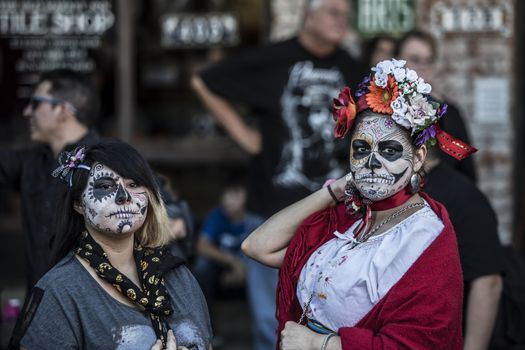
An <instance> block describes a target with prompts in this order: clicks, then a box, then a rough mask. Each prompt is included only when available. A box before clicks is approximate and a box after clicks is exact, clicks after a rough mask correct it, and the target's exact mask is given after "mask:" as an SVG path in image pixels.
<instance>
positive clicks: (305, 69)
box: [192, 0, 361, 350]
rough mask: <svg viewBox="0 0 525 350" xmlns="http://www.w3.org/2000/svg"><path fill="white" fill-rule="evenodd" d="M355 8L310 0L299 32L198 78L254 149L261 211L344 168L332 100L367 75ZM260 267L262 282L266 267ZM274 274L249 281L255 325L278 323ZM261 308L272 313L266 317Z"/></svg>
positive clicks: (228, 123) (338, 1) (259, 337)
mask: <svg viewBox="0 0 525 350" xmlns="http://www.w3.org/2000/svg"><path fill="white" fill-rule="evenodd" d="M349 11H350V9H349V4H348V2H347V1H346V0H318V1H309V4H308V8H307V11H306V14H305V18H304V22H303V25H302V27H301V29H300V31H299V34H298V36H297V37H294V38H292V39H289V40H286V41H283V42H279V43H274V44H270V45H267V46H264V47H260V48H258V49H255V50H251V51H249V52H245V53H243V54H240V55H236V56H233V57H229V58H228V59H226V60H224V61H222V62H219V63H218V64H216V65H213V66H211V67H209V68H207V69H205V70H204V71H203V72H201V73H200V74H199V75H198V76H195V77H194V78H193V79H192V86H193V88H194V89H195V91H196V92H197V94H198V95H199V97H200V98H201V99H202V101H203V102H204V104H205V105H206V106H207V107H208V109H209V110H210V111H211V112H212V114H213V115H214V117H215V118H216V119H217V121H218V122H219V123H220V124H221V125H222V126H223V127H224V128H225V129H226V131H227V132H228V133H229V134H230V136H231V137H232V138H233V139H234V140H235V141H236V142H237V143H238V144H239V145H240V146H241V147H242V148H243V149H244V150H245V151H246V152H248V153H250V154H251V155H252V156H253V157H252V162H251V164H250V168H249V183H248V209H249V210H250V211H251V212H253V213H255V214H258V215H259V216H261V217H262V218H268V217H269V216H271V215H272V214H274V213H276V212H277V211H279V210H280V209H282V208H284V207H286V206H287V205H289V204H291V203H294V202H296V201H297V200H299V199H301V198H303V197H305V196H306V195H308V194H310V193H311V192H312V191H314V190H316V189H318V188H320V187H321V186H322V184H323V183H324V181H325V180H326V179H328V178H337V177H339V176H341V175H343V174H344V173H345V168H346V166H347V165H346V163H347V162H346V160H345V159H344V156H343V154H345V153H347V145H346V144H345V142H344V141H336V140H334V138H333V128H334V121H333V120H332V116H331V111H330V106H331V102H332V98H333V97H334V96H337V94H338V92H339V90H340V89H341V88H343V87H344V86H345V85H348V86H350V87H352V88H354V87H356V86H357V83H358V80H359V79H360V78H361V74H360V72H358V71H357V70H358V67H359V65H358V63H357V62H356V61H355V60H354V59H352V58H351V57H350V56H349V55H348V53H346V52H345V51H343V50H342V49H341V48H340V46H339V45H340V43H341V41H342V40H343V38H344V36H345V34H346V33H347V30H348V22H349ZM232 103H241V104H244V105H245V106H246V107H248V109H249V111H250V115H251V116H253V117H254V118H255V120H256V122H257V126H256V127H252V126H251V125H249V124H247V123H246V121H245V120H244V119H243V118H242V117H241V116H240V114H239V112H238V110H236V109H235V108H234V107H233V105H232ZM340 154H341V156H340ZM256 268H257V269H258V270H257V272H256V273H257V274H258V278H257V280H258V282H259V283H263V282H261V277H262V275H261V274H262V273H263V272H262V271H260V270H261V269H262V268H261V267H260V266H257V267H256ZM248 273H249V274H251V273H252V271H250V270H249V271H248ZM271 274H272V276H271V278H270V279H271V282H265V285H264V286H262V285H261V286H260V288H253V286H250V285H248V290H249V291H250V290H255V291H256V292H258V295H250V299H251V300H252V301H253V302H252V305H257V308H256V309H253V310H252V311H253V312H254V316H255V320H254V322H255V324H265V325H268V324H269V322H270V323H271V324H272V325H276V321H275V318H274V312H275V295H274V294H275V284H276V280H277V272H276V271H272V272H271ZM248 281H250V277H249V276H248ZM249 283H250V282H249ZM269 283H270V284H271V285H272V288H268V285H269ZM263 289H266V290H269V291H270V294H271V295H270V296H269V298H270V299H271V300H270V299H267V301H268V302H266V301H265V300H261V299H266V298H265V297H264V296H262V295H261V291H262V290H263ZM266 294H268V293H266ZM270 303H272V304H273V305H270ZM259 312H262V313H264V314H266V316H262V317H260V318H259V316H260V315H258V313H259ZM268 333H269V332H268V331H263V330H260V331H258V330H255V333H254V337H255V349H256V350H259V349H264V350H267V349H271V348H272V347H275V344H274V342H275V332H271V331H270V334H268ZM270 337H271V338H272V339H271V342H270V341H269V339H268V338H270Z"/></svg>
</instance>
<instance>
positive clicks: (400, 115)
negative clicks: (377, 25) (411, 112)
mask: <svg viewBox="0 0 525 350" xmlns="http://www.w3.org/2000/svg"><path fill="white" fill-rule="evenodd" d="M390 107H392V110H393V111H394V113H392V119H394V121H395V122H396V123H397V124H399V125H401V126H403V127H404V128H406V129H410V128H411V127H412V124H411V123H410V120H408V119H407V116H406V112H407V110H408V105H407V103H406V101H405V98H404V97H403V96H401V95H399V96H398V97H397V98H396V99H395V100H394V101H392V103H390Z"/></svg>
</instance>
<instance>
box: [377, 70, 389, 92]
mask: <svg viewBox="0 0 525 350" xmlns="http://www.w3.org/2000/svg"><path fill="white" fill-rule="evenodd" d="M387 82H388V75H387V74H385V73H376V75H375V84H376V85H377V86H380V87H382V88H384V87H385V86H386V83H387Z"/></svg>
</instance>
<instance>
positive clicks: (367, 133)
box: [350, 114, 414, 201]
mask: <svg viewBox="0 0 525 350" xmlns="http://www.w3.org/2000/svg"><path fill="white" fill-rule="evenodd" d="M413 162H414V150H413V147H412V145H411V143H410V139H409V138H408V136H407V134H406V131H404V130H402V129H401V127H400V126H398V125H397V124H396V123H395V122H394V121H393V120H392V119H391V118H388V117H385V116H382V115H378V114H375V115H369V116H365V117H364V118H363V119H362V120H361V121H360V122H359V123H358V125H357V126H356V130H355V131H354V134H353V136H352V140H351V145H350V170H351V171H352V173H353V175H354V182H355V186H356V188H357V189H358V190H359V192H361V194H362V195H363V196H364V197H366V198H369V199H371V200H373V201H378V200H381V199H385V198H388V197H390V196H392V195H394V194H395V193H397V192H399V191H400V190H401V189H403V188H404V187H405V186H406V185H407V184H408V182H409V181H410V176H411V175H412V172H413Z"/></svg>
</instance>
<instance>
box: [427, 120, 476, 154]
mask: <svg viewBox="0 0 525 350" xmlns="http://www.w3.org/2000/svg"><path fill="white" fill-rule="evenodd" d="M434 127H435V128H436V139H437V142H438V145H439V148H440V149H441V150H442V151H443V152H445V153H446V154H448V155H449V156H451V157H454V158H456V159H457V160H463V159H465V158H467V157H468V156H470V155H471V154H472V153H474V152H476V151H477V149H475V148H474V147H472V146H471V145H469V144H467V143H465V142H463V141H461V140H459V139H457V138H455V137H453V136H451V135H450V134H448V133H447V132H445V131H443V129H441V127H440V126H439V124H437V123H436V124H435V126H434Z"/></svg>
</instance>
